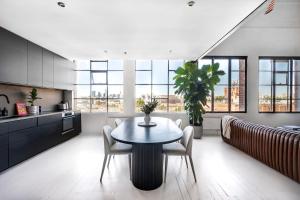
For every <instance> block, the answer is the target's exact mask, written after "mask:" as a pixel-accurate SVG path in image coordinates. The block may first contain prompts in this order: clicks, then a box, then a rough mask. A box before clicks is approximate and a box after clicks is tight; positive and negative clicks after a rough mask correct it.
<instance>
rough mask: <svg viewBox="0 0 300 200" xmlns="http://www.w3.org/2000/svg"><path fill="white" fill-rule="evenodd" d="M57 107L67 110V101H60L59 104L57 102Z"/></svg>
mask: <svg viewBox="0 0 300 200" xmlns="http://www.w3.org/2000/svg"><path fill="white" fill-rule="evenodd" d="M57 109H58V110H68V109H69V103H68V102H63V101H62V102H60V103H59V104H57Z"/></svg>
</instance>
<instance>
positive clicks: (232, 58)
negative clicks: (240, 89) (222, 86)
mask: <svg viewBox="0 0 300 200" xmlns="http://www.w3.org/2000/svg"><path fill="white" fill-rule="evenodd" d="M201 59H211V60H212V64H214V60H218V59H228V111H214V101H215V100H214V91H212V93H211V107H212V108H211V110H210V111H206V113H247V107H248V106H247V99H248V98H247V66H248V56H204V57H203V58H201ZM201 59H199V60H201ZM234 59H244V60H245V71H244V73H245V85H244V87H245V97H244V99H245V106H244V107H245V109H244V110H243V111H232V110H231V88H232V82H231V78H232V77H231V73H232V69H231V60H234ZM198 67H202V66H198ZM216 86H218V85H216Z"/></svg>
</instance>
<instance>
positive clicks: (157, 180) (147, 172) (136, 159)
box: [111, 117, 183, 190]
mask: <svg viewBox="0 0 300 200" xmlns="http://www.w3.org/2000/svg"><path fill="white" fill-rule="evenodd" d="M142 121H144V118H143V117H134V118H128V119H126V120H124V121H123V122H122V123H121V124H120V125H119V126H118V127H117V128H115V129H114V130H113V131H112V133H111V136H112V138H113V139H115V140H116V141H118V142H122V143H126V144H131V145H132V168H131V170H132V171H131V172H132V173H131V174H132V177H131V180H132V183H133V185H134V186H135V187H137V188H139V189H141V190H153V189H156V188H158V187H159V186H160V185H161V184H162V181H163V153H162V145H163V144H167V143H171V142H175V141H177V140H179V139H180V138H181V137H182V135H183V133H182V130H181V129H180V128H178V127H177V125H176V124H175V123H174V122H173V121H172V120H170V119H168V118H163V117H151V122H155V123H156V124H157V125H156V126H153V127H141V126H138V123H139V122H142Z"/></svg>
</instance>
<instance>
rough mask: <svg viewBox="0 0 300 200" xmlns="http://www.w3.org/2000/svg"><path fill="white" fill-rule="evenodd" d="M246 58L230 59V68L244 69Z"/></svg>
mask: <svg viewBox="0 0 300 200" xmlns="http://www.w3.org/2000/svg"><path fill="white" fill-rule="evenodd" d="M245 69H246V60H245V59H232V60H231V70H236V71H238V70H239V71H245Z"/></svg>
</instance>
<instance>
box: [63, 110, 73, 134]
mask: <svg viewBox="0 0 300 200" xmlns="http://www.w3.org/2000/svg"><path fill="white" fill-rule="evenodd" d="M74 117H75V113H74V112H73V111H65V112H62V120H63V131H62V135H64V134H66V133H69V132H71V131H72V130H74V124H73V119H74Z"/></svg>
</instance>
